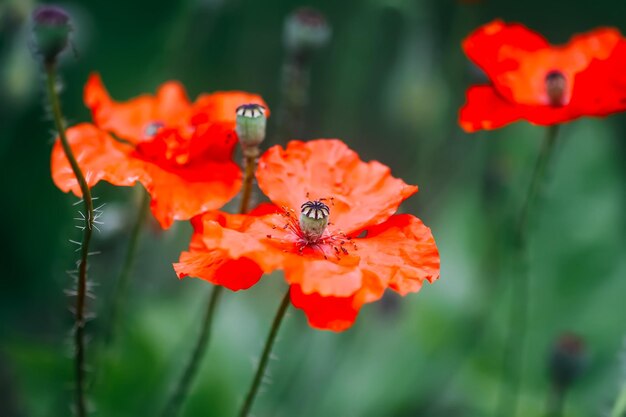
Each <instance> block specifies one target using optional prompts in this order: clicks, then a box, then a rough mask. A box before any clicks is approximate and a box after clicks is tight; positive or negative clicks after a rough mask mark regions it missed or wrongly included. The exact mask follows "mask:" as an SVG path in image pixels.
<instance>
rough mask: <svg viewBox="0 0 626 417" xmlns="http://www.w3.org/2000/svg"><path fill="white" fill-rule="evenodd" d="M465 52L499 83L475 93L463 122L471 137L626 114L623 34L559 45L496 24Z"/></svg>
mask: <svg viewBox="0 0 626 417" xmlns="http://www.w3.org/2000/svg"><path fill="white" fill-rule="evenodd" d="M463 50H464V51H465V53H466V54H467V56H468V57H469V58H470V59H471V60H472V61H474V63H476V65H478V66H479V67H480V68H481V69H482V70H483V71H485V73H486V75H487V77H489V80H490V82H491V84H489V85H480V86H473V87H471V88H470V89H469V90H468V92H467V102H466V103H465V105H464V107H463V108H462V109H461V111H460V120H459V122H460V124H461V127H462V128H463V129H464V130H466V131H468V132H474V131H476V130H480V129H496V128H499V127H502V126H504V125H506V124H509V123H512V122H515V121H517V120H522V119H523V120H527V121H529V122H531V123H533V124H538V125H553V124H556V123H562V122H566V121H570V120H573V119H576V118H578V117H581V116H606V115H608V114H611V113H615V112H619V111H623V110H625V109H626V42H625V41H624V39H623V38H622V36H621V35H620V33H619V31H617V30H616V29H611V28H600V29H596V30H594V31H592V32H589V33H586V34H582V35H576V36H574V37H572V39H571V40H570V41H569V43H567V44H566V45H562V46H552V45H550V44H549V43H548V42H547V41H546V40H545V39H544V38H543V37H542V36H541V35H539V34H538V33H535V32H533V31H531V30H529V29H527V28H526V27H524V26H522V25H520V24H506V23H504V22H502V21H500V20H496V21H493V22H491V23H489V24H487V25H484V26H482V27H481V28H479V29H478V30H476V31H475V32H474V33H472V34H471V35H470V36H468V37H467V38H466V39H465V41H464V42H463Z"/></svg>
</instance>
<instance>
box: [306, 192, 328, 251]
mask: <svg viewBox="0 0 626 417" xmlns="http://www.w3.org/2000/svg"><path fill="white" fill-rule="evenodd" d="M300 209H301V212H300V229H301V230H302V233H303V234H304V236H305V237H306V239H307V240H309V241H310V242H317V241H318V240H319V239H320V238H321V237H322V236H323V235H324V232H325V231H326V226H328V216H329V215H330V208H329V207H328V206H327V205H326V204H324V203H322V202H321V201H320V200H314V201H307V202H306V203H304V204H302V206H301V207H300Z"/></svg>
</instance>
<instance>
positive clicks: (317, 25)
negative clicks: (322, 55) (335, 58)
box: [284, 7, 331, 54]
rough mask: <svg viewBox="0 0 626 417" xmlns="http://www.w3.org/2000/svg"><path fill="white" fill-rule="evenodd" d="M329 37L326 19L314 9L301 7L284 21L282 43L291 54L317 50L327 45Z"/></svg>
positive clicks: (329, 31)
mask: <svg viewBox="0 0 626 417" xmlns="http://www.w3.org/2000/svg"><path fill="white" fill-rule="evenodd" d="M330 35H331V29H330V26H329V25H328V23H327V22H326V18H325V17H324V15H323V14H321V13H320V12H318V11H317V10H315V9H311V8H308V7H302V8H300V9H297V10H296V11H294V12H293V13H291V14H290V15H289V16H288V17H287V19H286V20H285V29H284V42H285V46H286V47H287V49H288V50H289V51H291V52H292V53H296V54H299V53H303V52H307V51H310V50H314V49H319V48H321V47H323V46H324V45H326V43H328V41H329V39H330Z"/></svg>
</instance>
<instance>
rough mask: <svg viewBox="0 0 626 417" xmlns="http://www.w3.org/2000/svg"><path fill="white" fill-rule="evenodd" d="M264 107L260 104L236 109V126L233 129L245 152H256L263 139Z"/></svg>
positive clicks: (265, 118) (246, 105)
mask: <svg viewBox="0 0 626 417" xmlns="http://www.w3.org/2000/svg"><path fill="white" fill-rule="evenodd" d="M266 124H267V117H266V116H265V107H263V106H261V105H260V104H244V105H242V106H239V107H237V126H236V128H235V130H236V132H237V136H239V142H240V143H241V147H242V148H243V150H244V153H246V151H248V152H252V151H257V152H258V147H259V145H260V144H261V143H262V142H263V140H264V139H265V125H266Z"/></svg>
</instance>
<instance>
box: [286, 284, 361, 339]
mask: <svg viewBox="0 0 626 417" xmlns="http://www.w3.org/2000/svg"><path fill="white" fill-rule="evenodd" d="M290 295H291V302H292V304H293V305H294V307H296V308H299V309H301V310H302V311H304V313H305V314H306V317H307V319H308V322H309V325H310V326H311V327H313V328H315V329H320V330H332V331H335V332H341V331H343V330H346V329H348V328H349V327H350V326H352V324H354V321H355V320H356V317H357V315H358V314H359V310H360V308H361V306H362V302H360V301H359V300H358V297H356V296H351V297H324V296H321V295H319V294H305V293H304V292H303V291H302V288H300V286H299V285H292V286H291V288H290Z"/></svg>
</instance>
